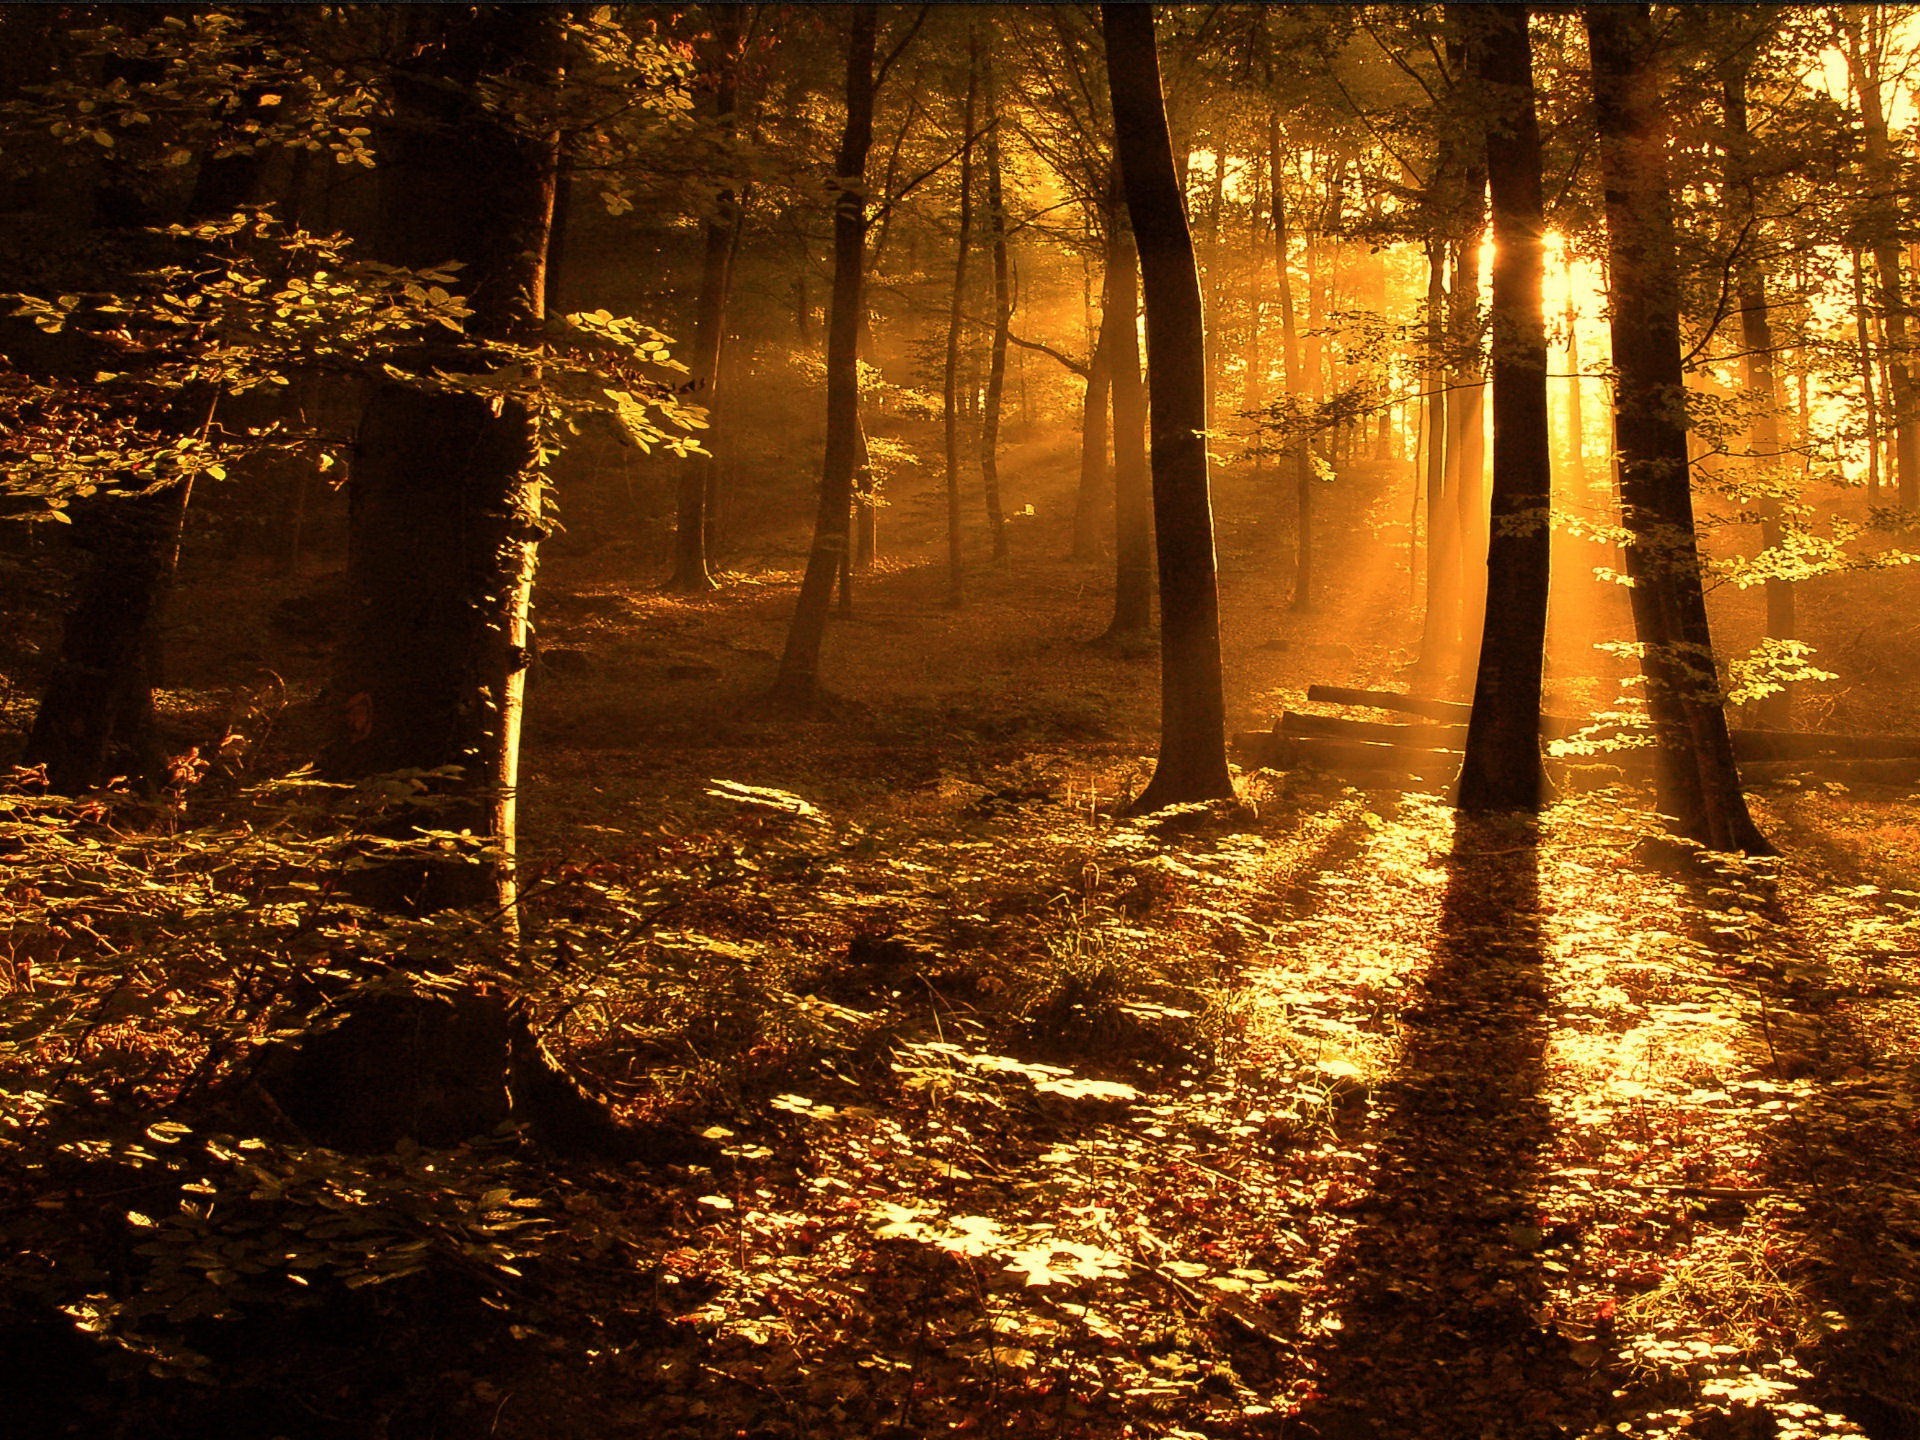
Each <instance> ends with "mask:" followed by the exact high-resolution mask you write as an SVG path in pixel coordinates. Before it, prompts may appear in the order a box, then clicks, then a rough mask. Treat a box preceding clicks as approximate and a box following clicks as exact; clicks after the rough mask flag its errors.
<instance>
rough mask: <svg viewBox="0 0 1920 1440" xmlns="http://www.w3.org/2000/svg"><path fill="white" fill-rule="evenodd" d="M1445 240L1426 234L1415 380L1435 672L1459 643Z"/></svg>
mask: <svg viewBox="0 0 1920 1440" xmlns="http://www.w3.org/2000/svg"><path fill="white" fill-rule="evenodd" d="M1446 257H1447V246H1446V242H1445V241H1444V240H1443V239H1442V238H1441V237H1439V236H1438V235H1433V236H1429V237H1428V239H1427V307H1426V318H1427V368H1426V370H1425V372H1424V373H1423V374H1422V376H1421V384H1422V386H1423V387H1424V388H1425V390H1426V392H1427V404H1426V412H1425V413H1426V434H1427V475H1426V484H1427V604H1426V613H1425V615H1424V616H1423V617H1422V620H1421V627H1420V661H1419V666H1418V668H1419V670H1420V671H1421V672H1423V673H1425V674H1428V675H1437V674H1439V673H1440V671H1441V670H1442V669H1443V668H1444V666H1445V664H1446V662H1447V659H1448V657H1450V656H1451V655H1452V653H1453V651H1454V649H1455V647H1456V646H1457V644H1458V643H1459V632H1458V628H1457V627H1458V625H1459V617H1460V599H1459V579H1460V561H1459V554H1458V551H1459V544H1460V517H1459V513H1458V511H1457V509H1456V508H1455V506H1454V503H1453V491H1452V490H1451V489H1450V488H1449V486H1448V478H1449V472H1450V470H1451V466H1450V465H1449V464H1448V455H1447V451H1448V442H1449V439H1450V437H1451V435H1452V427H1451V425H1450V423H1449V420H1448V411H1449V409H1450V408H1451V405H1452V400H1453V396H1452V394H1451V392H1450V391H1449V390H1448V389H1447V378H1448V376H1449V375H1450V374H1451V371H1450V370H1448V369H1447V368H1446V367H1445V365H1444V363H1443V361H1442V359H1441V357H1442V355H1443V354H1444V353H1445V349H1446V341H1447V283H1446V274H1447V259H1446Z"/></svg>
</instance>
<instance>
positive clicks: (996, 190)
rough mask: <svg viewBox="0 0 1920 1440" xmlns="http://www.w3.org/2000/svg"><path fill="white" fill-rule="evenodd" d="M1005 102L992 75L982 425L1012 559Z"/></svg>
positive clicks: (999, 520)
mask: <svg viewBox="0 0 1920 1440" xmlns="http://www.w3.org/2000/svg"><path fill="white" fill-rule="evenodd" d="M999 119H1000V102H999V97H998V95H996V94H995V91H994V78H993V72H992V70H989V71H988V72H987V232H988V234H989V235H990V236H991V237H992V243H993V350H992V355H991V358H990V359H989V360H988V362H987V396H986V408H985V411H984V413H983V415H982V417H981V423H980V478H981V480H982V482H983V485H984V488H985V490H986V500H987V530H988V532H989V533H990V534H991V535H992V536H993V558H994V559H995V560H1005V559H1006V558H1007V516H1006V510H1005V508H1004V507H1003V506H1002V505H1001V503H1000V403H1001V400H1002V398H1003V396H1004V394H1005V391H1006V385H1007V330H1008V327H1009V326H1010V325H1011V324H1012V323H1013V284H1012V278H1011V274H1010V270H1009V266H1008V263H1007V212H1006V207H1005V205H1004V203H1003V197H1002V194H1001V186H1000V128H999Z"/></svg>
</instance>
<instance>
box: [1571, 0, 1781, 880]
mask: <svg viewBox="0 0 1920 1440" xmlns="http://www.w3.org/2000/svg"><path fill="white" fill-rule="evenodd" d="M1585 18H1586V29H1587V41H1588V48H1589V51H1590V54H1591V57H1592V65H1593V91H1594V113H1595V121H1596V125H1597V129H1598V134H1599V140H1600V156H1601V174H1602V178H1603V183H1604V185H1605V189H1606V208H1607V240H1608V251H1609V259H1610V265H1609V270H1608V282H1609V286H1610V296H1609V298H1610V301H1611V309H1612V329H1613V359H1614V366H1615V369H1616V371H1617V373H1618V376H1619V379H1618V389H1617V393H1616V398H1615V412H1614V431H1615V439H1616V444H1615V449H1616V451H1617V453H1618V454H1619V456H1620V493H1621V506H1622V510H1623V520H1624V523H1625V526H1626V529H1627V530H1628V532H1629V533H1630V534H1631V536H1632V543H1631V544H1629V545H1628V547H1627V553H1626V563H1627V571H1628V575H1629V577H1630V579H1631V580H1632V588H1631V589H1630V591H1629V592H1628V593H1629V596H1630V598H1631V601H1632V606H1633V618H1634V629H1635V631H1636V636H1637V639H1638V640H1639V642H1640V646H1641V668H1642V672H1643V674H1644V675H1645V677H1646V688H1647V705H1648V709H1649V710H1650V711H1651V713H1652V717H1653V724H1654V730H1655V733H1656V736H1657V739H1658V742H1659V752H1660V764H1659V765H1658V767H1657V771H1656V773H1657V775H1658V777H1659V779H1658V788H1659V794H1660V801H1661V806H1662V808H1663V809H1664V810H1665V811H1666V813H1667V814H1668V816H1669V817H1670V818H1671V822H1672V823H1673V825H1674V826H1675V828H1676V829H1677V830H1678V831H1679V832H1680V833H1681V834H1683V835H1686V836H1688V837H1690V838H1692V839H1694V840H1696V841H1698V842H1700V843H1701V844H1703V845H1705V846H1706V847H1708V848H1709V849H1713V850H1723V851H1724V850H1745V851H1749V852H1760V851H1766V850H1768V849H1769V846H1768V845H1767V842H1766V840H1765V839H1764V838H1763V837H1762V836H1761V834H1760V832H1759V830H1758V828H1757V827H1756V826H1755V825H1754V823H1753V820H1752V817H1751V816H1750V815H1749V814H1748V813H1747V802H1746V797H1745V795H1743V794H1742V793H1741V789H1740V773H1739V770H1738V768H1737V766H1736V764H1735V761H1734V754H1733V744H1732V740H1731V738H1730V736H1729V734H1728V726H1727V715H1726V704H1725V699H1724V694H1723V692H1722V690H1721V688H1720V677H1719V674H1718V671H1717V668H1716V665H1715V661H1714V654H1713V642H1712V635H1711V632H1710V630H1709V627H1708V624H1707V609H1706V597H1705V594H1704V592H1703V590H1702V586H1701V567H1700V553H1699V547H1698V542H1697V539H1696V536H1695V533H1694V524H1693V494H1692V486H1691V483H1690V479H1689V474H1688V465H1687V427H1686V419H1685V408H1684V407H1685V399H1686V394H1685V387H1684V384H1683V377H1682V371H1681V360H1680V356H1681V351H1680V289H1679V280H1678V262H1677V259H1676V255H1675V241H1674V230H1673V209H1672V196H1671V193H1670V191H1669V180H1668V174H1667V157H1666V150H1665V143H1666V142H1665V134H1666V130H1665V127H1664V125H1663V122H1662V116H1661V114H1660V111H1659V94H1660V91H1659V88H1658V87H1659V86H1660V85H1661V83H1662V81H1663V78H1664V77H1663V75H1662V73H1661V68H1660V67H1659V66H1658V65H1657V64H1656V57H1655V56H1654V55H1653V41H1652V24H1651V19H1650V7H1649V6H1647V5H1643V4H1621V5H1589V6H1588V7H1586V10H1585Z"/></svg>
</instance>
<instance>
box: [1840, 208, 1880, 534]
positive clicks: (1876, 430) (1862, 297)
mask: <svg viewBox="0 0 1920 1440" xmlns="http://www.w3.org/2000/svg"><path fill="white" fill-rule="evenodd" d="M1848 253H1849V255H1850V257H1851V258H1852V261H1853V333H1854V343H1855V344H1856V345H1858V346H1859V347H1860V393H1861V398H1862V399H1863V400H1864V401H1865V403H1866V425H1867V504H1868V506H1869V507H1871V506H1874V505H1878V504H1879V503H1880V405H1879V397H1878V396H1877V395H1875V393H1874V384H1873V371H1874V363H1875V362H1874V346H1873V323H1872V321H1871V320H1869V319H1868V318H1867V285H1866V275H1865V272H1864V268H1863V267H1862V265H1861V263H1860V248H1859V247H1858V246H1854V247H1853V248H1852V249H1851V250H1850V251H1849V252H1848Z"/></svg>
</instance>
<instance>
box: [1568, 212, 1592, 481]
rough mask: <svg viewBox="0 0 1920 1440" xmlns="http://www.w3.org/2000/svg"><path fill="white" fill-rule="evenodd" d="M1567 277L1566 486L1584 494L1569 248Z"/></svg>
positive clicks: (1582, 417) (1576, 313)
mask: <svg viewBox="0 0 1920 1440" xmlns="http://www.w3.org/2000/svg"><path fill="white" fill-rule="evenodd" d="M1565 268H1566V276H1567V489H1568V491H1569V492H1570V493H1571V494H1574V495H1579V496H1582V497H1584V496H1585V495H1586V493H1587V424H1586V415H1585V410H1586V406H1585V405H1584V403H1583V401H1584V400H1585V396H1583V395H1582V394H1581V386H1582V385H1583V383H1584V381H1583V380H1582V378H1581V375H1580V308H1579V306H1578V305H1577V304H1576V303H1575V301H1574V293H1573V249H1572V247H1571V246H1569V247H1568V248H1567V250H1566V252H1565Z"/></svg>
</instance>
